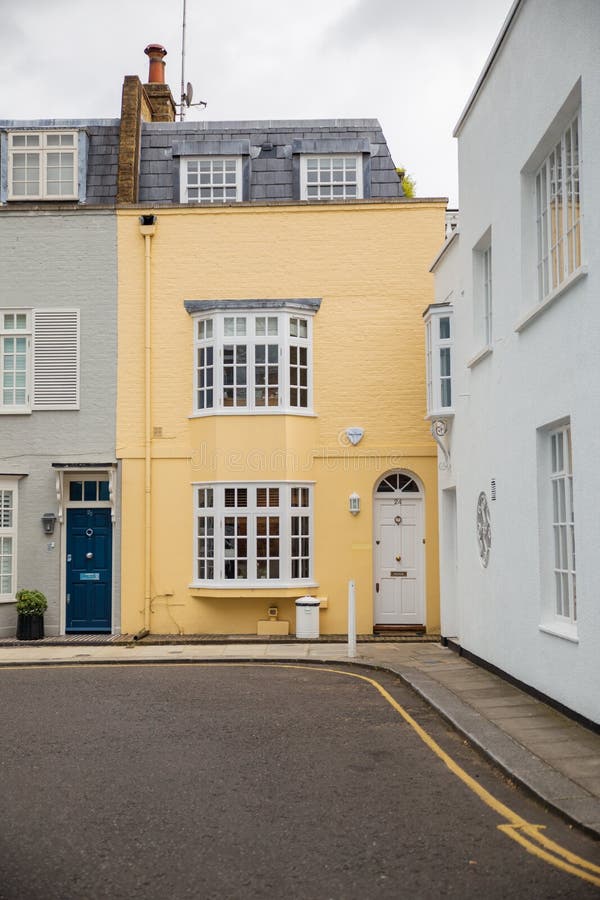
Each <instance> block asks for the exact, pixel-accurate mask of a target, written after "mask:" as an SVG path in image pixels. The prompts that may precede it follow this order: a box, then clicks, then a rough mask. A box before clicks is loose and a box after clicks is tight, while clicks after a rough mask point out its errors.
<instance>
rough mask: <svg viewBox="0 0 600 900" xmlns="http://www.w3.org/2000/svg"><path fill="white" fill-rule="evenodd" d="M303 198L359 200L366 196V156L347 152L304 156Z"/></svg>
mask: <svg viewBox="0 0 600 900" xmlns="http://www.w3.org/2000/svg"><path fill="white" fill-rule="evenodd" d="M300 189H301V199H302V200H356V199H357V198H361V197H362V196H363V172H362V158H361V156H360V155H359V154H354V155H352V156H346V155H343V156H342V155H341V154H336V155H334V156H302V158H301V161H300Z"/></svg>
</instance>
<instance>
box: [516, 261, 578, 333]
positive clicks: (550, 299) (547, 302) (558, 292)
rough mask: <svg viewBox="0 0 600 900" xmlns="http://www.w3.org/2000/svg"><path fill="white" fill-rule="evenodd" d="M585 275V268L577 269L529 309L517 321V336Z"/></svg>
mask: <svg viewBox="0 0 600 900" xmlns="http://www.w3.org/2000/svg"><path fill="white" fill-rule="evenodd" d="M587 273H588V270H587V266H581V267H580V268H579V269H577V271H576V272H573V274H572V275H569V277H568V278H567V279H566V281H563V283H562V284H561V285H559V287H557V288H555V289H554V290H553V291H552V292H551V293H550V294H548V296H547V297H544V299H543V300H542V301H541V302H540V303H538V304H537V305H536V306H534V307H533V309H530V310H529V312H528V313H526V314H525V315H524V316H523V318H522V319H519V321H518V322H517V324H516V325H515V328H514V330H515V331H516V332H517V334H520V332H521V331H524V330H525V328H527V326H528V325H529V324H530V323H531V322H533V321H534V319H537V317H538V316H541V315H542V313H544V312H546V310H547V309H548V307H549V306H552V305H553V304H554V302H555V301H556V300H558V299H559V297H562V295H563V294H564V293H565V292H566V291H568V290H569V288H571V287H573V285H574V284H577V282H578V281H581V279H582V278H585V277H586V276H587Z"/></svg>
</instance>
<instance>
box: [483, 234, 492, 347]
mask: <svg viewBox="0 0 600 900" xmlns="http://www.w3.org/2000/svg"><path fill="white" fill-rule="evenodd" d="M481 263H482V283H481V287H482V307H481V312H482V319H483V341H484V345H485V346H486V347H491V346H492V328H493V317H492V312H493V306H492V296H493V295H492V245H491V244H490V245H489V246H488V247H486V248H485V250H482V252H481Z"/></svg>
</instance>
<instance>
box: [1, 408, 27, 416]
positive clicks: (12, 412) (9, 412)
mask: <svg viewBox="0 0 600 900" xmlns="http://www.w3.org/2000/svg"><path fill="white" fill-rule="evenodd" d="M30 415H31V410H30V409H2V408H1V407H0V416H30Z"/></svg>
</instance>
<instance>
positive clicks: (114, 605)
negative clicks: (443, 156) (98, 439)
mask: <svg viewBox="0 0 600 900" xmlns="http://www.w3.org/2000/svg"><path fill="white" fill-rule="evenodd" d="M107 476H108V482H109V499H108V500H82V501H71V500H68V499H67V498H68V496H69V484H70V483H71V481H86V480H88V481H92V480H97V479H98V478H100V477H101V478H105V477H107ZM116 477H117V470H116V465H114V466H113V465H110V464H109V465H106V464H105V465H104V466H102V465H100V466H98V465H93V466H92V465H85V464H83V465H81V466H77V465H76V464H72V465H61V467H60V469H59V470H58V471H57V472H56V495H57V497H58V502H59V522H58V524H59V536H58V539H59V550H60V589H59V598H60V599H59V617H58V619H59V621H58V633H59V635H64V634H66V631H67V515H66V511H67V509H110V511H111V522H112V546H111V551H112V553H111V555H112V573H111V586H110V587H111V601H110V633H111V634H120V633H121V623H120V620H119V604H118V597H117V586H118V566H119V563H120V560H119V556H118V537H117V532H118V526H117V518H116ZM106 633H107V634H108V632H106ZM90 634H93V632H90Z"/></svg>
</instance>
